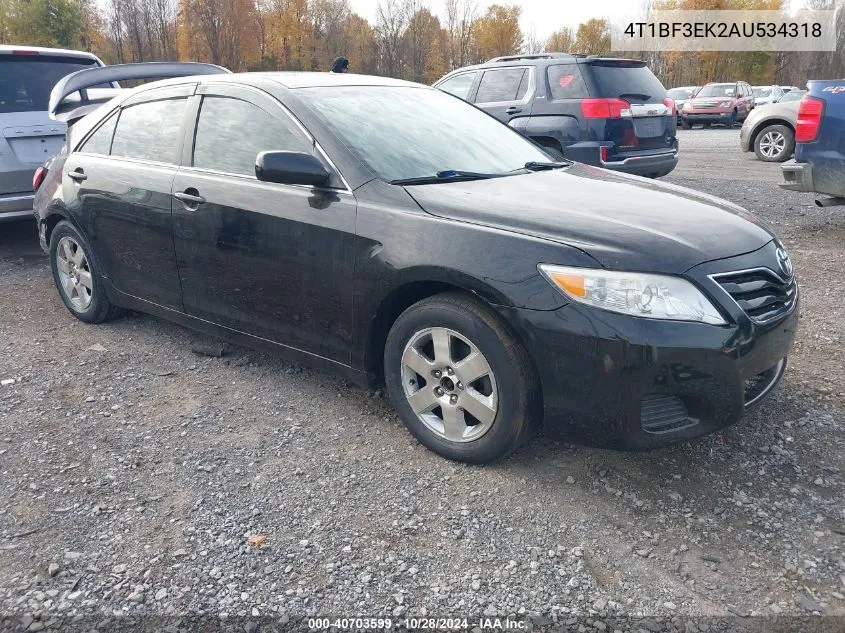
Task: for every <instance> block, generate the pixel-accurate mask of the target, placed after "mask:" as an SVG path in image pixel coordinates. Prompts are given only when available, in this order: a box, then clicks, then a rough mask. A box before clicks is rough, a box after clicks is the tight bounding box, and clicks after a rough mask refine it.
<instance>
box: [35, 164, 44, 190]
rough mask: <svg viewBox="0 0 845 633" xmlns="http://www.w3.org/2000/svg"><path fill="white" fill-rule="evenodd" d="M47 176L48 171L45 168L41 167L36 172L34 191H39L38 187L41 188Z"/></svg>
mask: <svg viewBox="0 0 845 633" xmlns="http://www.w3.org/2000/svg"><path fill="white" fill-rule="evenodd" d="M46 175H47V170H46V169H45V168H44V167H39V168H38V169H36V170H35V174H33V176H32V190H33V191H38V187H40V186H41V183H42V182H44V177H45V176H46Z"/></svg>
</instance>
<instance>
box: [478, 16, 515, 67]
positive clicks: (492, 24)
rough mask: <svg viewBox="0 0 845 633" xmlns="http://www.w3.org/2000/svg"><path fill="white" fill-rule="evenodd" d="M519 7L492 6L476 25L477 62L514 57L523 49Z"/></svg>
mask: <svg viewBox="0 0 845 633" xmlns="http://www.w3.org/2000/svg"><path fill="white" fill-rule="evenodd" d="M521 13H522V9H521V8H520V7H519V6H517V5H513V6H508V5H500V4H492V5H490V6H489V7H488V8H487V11H486V12H485V13H484V15H483V16H482V17H480V18H479V19H478V21H477V22H476V25H475V30H474V31H475V32H474V35H475V49H476V61H484V60H487V59H490V58H492V57H500V56H502V55H513V54H515V53H518V52H519V51H520V49H521V48H522V39H523V38H522V30H521V29H520V28H519V17H520V14H521Z"/></svg>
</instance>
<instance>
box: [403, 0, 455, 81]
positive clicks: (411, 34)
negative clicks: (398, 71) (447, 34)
mask: <svg viewBox="0 0 845 633" xmlns="http://www.w3.org/2000/svg"><path fill="white" fill-rule="evenodd" d="M405 6H406V12H407V13H408V23H407V26H406V27H405V31H404V33H403V35H402V43H403V46H404V49H405V51H406V55H405V59H406V62H407V71H406V72H405V73H404V76H405V77H406V78H407V79H410V80H411V81H420V82H426V83H429V82H430V81H434V80H436V79H437V78H438V77H440V75H442V74H444V71H445V63H444V62H443V60H442V46H441V44H442V43H443V42H444V39H443V38H444V34H443V30H442V29H441V28H440V20H438V19H437V18H436V17H435V16H434V15H433V14H432V13H431V11H429V10H428V8H427V7H424V6H422V5H421V1H420V0H406V5H405ZM433 74H436V75H437V76H436V77H433V78H432V77H431V76H432V75H433Z"/></svg>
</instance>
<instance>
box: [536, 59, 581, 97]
mask: <svg viewBox="0 0 845 633" xmlns="http://www.w3.org/2000/svg"><path fill="white" fill-rule="evenodd" d="M546 74H547V76H548V78H549V90H551V91H552V99H585V98H587V97H589V96H590V95H589V94H587V86H585V85H584V77H583V76H582V75H581V69H580V68H578V64H559V65H558V64H556V65H554V66H549V69H548V70H547V71H546Z"/></svg>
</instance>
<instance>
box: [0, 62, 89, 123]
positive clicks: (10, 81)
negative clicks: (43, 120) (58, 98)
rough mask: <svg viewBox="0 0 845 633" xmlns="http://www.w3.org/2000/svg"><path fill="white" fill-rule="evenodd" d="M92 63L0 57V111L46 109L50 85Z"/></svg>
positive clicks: (51, 87) (51, 86)
mask: <svg viewBox="0 0 845 633" xmlns="http://www.w3.org/2000/svg"><path fill="white" fill-rule="evenodd" d="M98 65H99V64H97V62H96V60H93V59H81V58H78V57H58V56H55V55H0V112H32V111H36V110H46V109H47V103H48V101H49V100H50V91H51V90H52V89H53V86H55V85H56V83H57V82H58V81H59V79H61V78H62V77H64V76H65V75H69V74H70V73H73V72H76V71H77V70H82V69H83V68H91V67H92V66H98Z"/></svg>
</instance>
